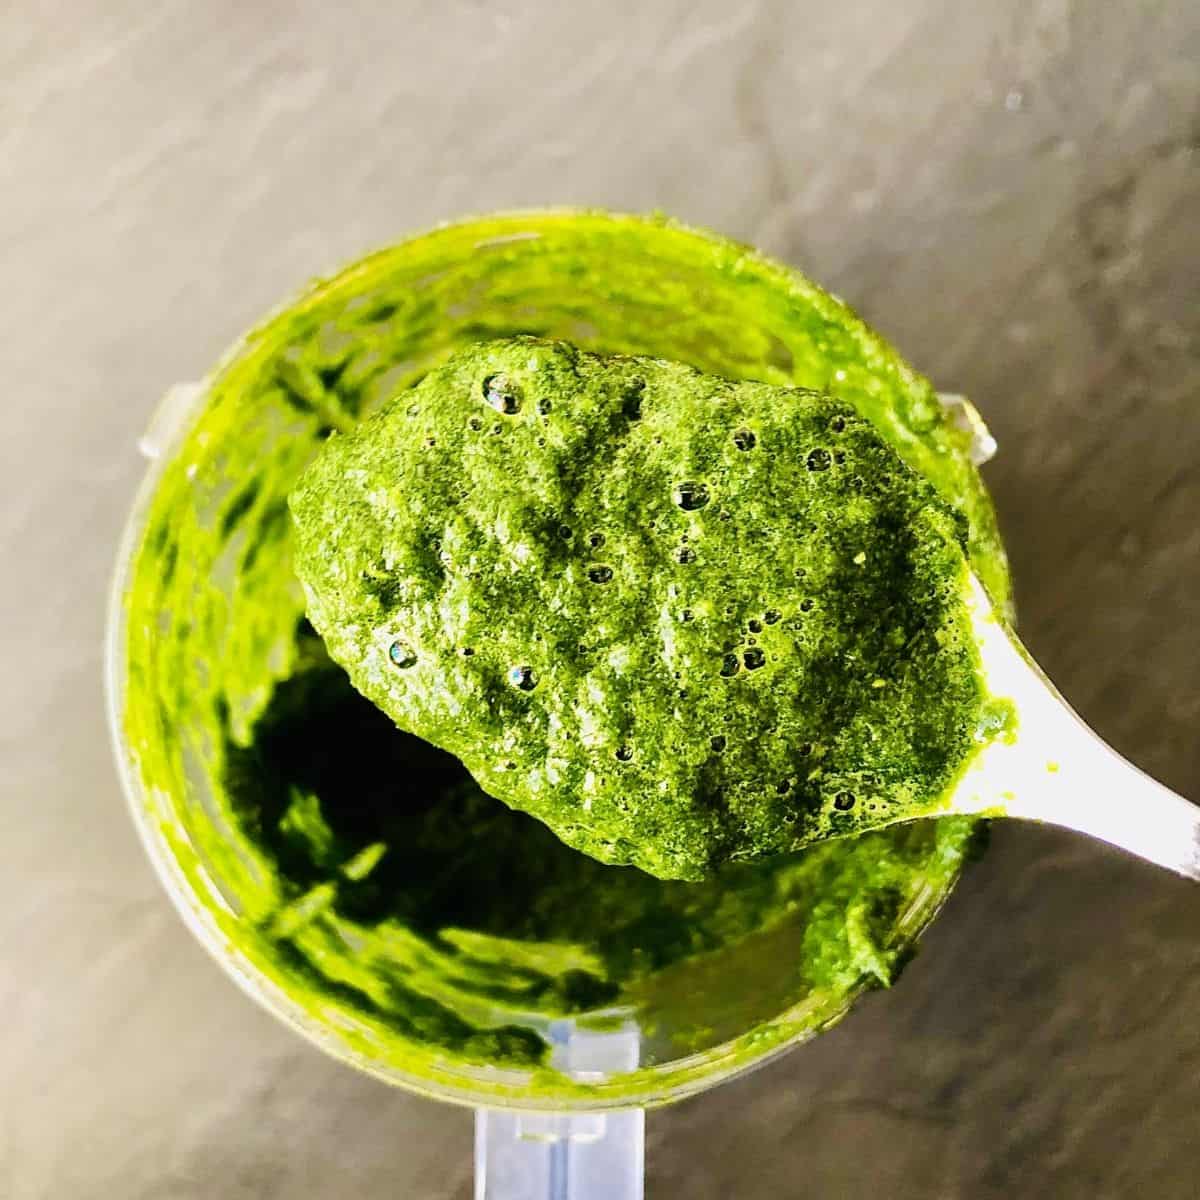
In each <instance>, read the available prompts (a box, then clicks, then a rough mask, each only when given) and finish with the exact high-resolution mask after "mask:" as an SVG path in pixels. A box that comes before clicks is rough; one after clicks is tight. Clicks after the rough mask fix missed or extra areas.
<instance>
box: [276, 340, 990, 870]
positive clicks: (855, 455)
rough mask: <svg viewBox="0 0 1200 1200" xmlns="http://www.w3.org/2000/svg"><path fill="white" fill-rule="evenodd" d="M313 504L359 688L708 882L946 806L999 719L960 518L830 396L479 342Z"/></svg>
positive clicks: (580, 822) (642, 858)
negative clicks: (980, 647) (981, 662)
mask: <svg viewBox="0 0 1200 1200" xmlns="http://www.w3.org/2000/svg"><path fill="white" fill-rule="evenodd" d="M291 506H292V511H293V514H294V516H295V519H296V526H297V538H296V570H297V573H298V574H299V576H300V578H301V580H302V581H303V582H304V584H305V588H306V592H307V594H308V598H309V604H308V611H309V616H310V617H311V619H312V621H313V623H314V625H315V626H316V628H317V629H318V631H319V632H320V633H321V634H322V636H323V637H324V639H325V643H326V645H327V646H328V647H329V650H330V653H331V654H332V656H333V658H334V659H335V660H336V661H337V662H339V663H341V664H342V665H343V666H344V667H345V668H346V669H347V670H348V672H349V674H350V678H351V680H352V681H353V683H354V685H355V687H357V688H358V690H359V691H360V692H362V693H363V695H365V696H366V697H367V698H368V699H370V700H372V701H373V702H374V703H376V704H377V705H378V706H379V707H380V708H382V709H383V711H384V712H386V713H388V714H389V715H390V716H391V717H392V718H393V719H394V720H395V721H396V722H397V723H398V724H399V725H400V726H401V727H403V728H405V729H407V730H409V731H410V732H412V733H414V734H417V735H419V736H420V737H422V738H424V739H425V740H427V741H428V742H431V743H433V744H434V745H436V746H440V747H442V748H443V749H445V750H447V751H449V752H451V753H452V754H454V755H456V756H457V757H458V758H459V759H461V760H462V762H463V763H464V764H465V765H466V766H467V767H468V768H469V770H470V772H471V774H472V775H473V776H474V778H475V779H476V780H477V781H478V782H479V784H480V786H481V787H482V788H483V789H484V790H485V791H486V792H487V793H488V794H489V795H493V796H496V797H498V798H500V799H502V800H504V801H505V802H506V803H507V804H509V805H511V806H512V807H514V808H517V809H521V810H522V811H524V812H528V813H530V814H532V815H533V816H536V817H538V818H539V819H540V820H542V821H544V822H546V824H547V825H549V827H550V828H551V829H552V830H553V831H554V832H555V833H556V834H558V836H559V837H560V838H562V840H563V841H565V842H566V843H567V844H568V845H570V846H573V847H575V848H576V849H577V850H582V851H584V852H585V853H587V854H589V855H591V856H593V857H595V858H597V859H600V860H601V861H603V862H608V863H632V864H634V865H635V866H638V867H641V868H642V869H643V870H646V871H648V872H650V873H651V874H653V875H657V876H660V877H662V878H664V879H702V878H704V877H706V876H708V875H710V874H712V872H713V871H714V870H715V869H716V868H717V867H719V866H721V865H722V864H724V863H727V862H731V861H750V860H754V859H759V858H764V857H767V856H770V855H776V854H783V853H788V852H790V851H794V850H798V849H800V848H801V847H803V846H804V845H806V844H808V843H810V842H813V841H817V840H819V839H822V838H827V837H839V836H845V835H847V834H852V833H857V832H860V831H861V830H862V829H863V828H869V827H872V826H879V825H884V824H888V823H890V822H893V821H896V820H903V819H912V818H915V817H918V816H923V815H928V814H930V813H934V812H938V811H941V810H942V809H943V804H942V796H943V793H944V791H945V790H946V788H947V786H948V784H949V783H950V781H951V779H952V778H953V777H954V776H955V774H956V773H957V771H958V769H959V768H960V766H961V765H962V764H963V762H964V761H965V760H966V758H967V756H968V754H969V753H970V752H971V751H972V750H973V749H974V748H975V745H976V735H977V733H978V732H979V730H980V727H981V725H982V724H983V723H984V721H985V719H986V713H985V695H984V693H983V690H982V688H981V684H980V680H979V678H978V671H977V655H976V652H975V648H974V644H973V638H972V635H971V628H970V621H969V617H968V615H967V612H966V607H965V604H964V602H963V599H962V592H963V579H964V576H965V572H966V564H965V555H964V543H965V540H966V528H965V522H964V521H963V519H962V517H961V516H960V514H959V513H958V512H957V511H956V510H955V509H953V508H952V507H951V506H950V505H949V504H947V503H946V502H945V501H943V500H942V499H941V498H940V497H939V496H938V493H937V491H936V490H935V489H934V488H933V486H932V485H931V484H930V483H929V482H927V481H926V480H925V479H924V478H923V477H922V476H920V475H918V474H917V473H916V472H914V471H912V470H911V469H910V468H909V467H907V466H906V465H905V464H904V463H903V462H902V461H901V459H900V458H899V457H898V456H897V455H896V453H895V452H894V451H893V450H892V449H891V448H890V447H889V446H888V445H887V443H886V442H884V441H883V440H882V438H881V437H880V436H879V435H878V433H876V431H875V429H874V426H872V425H871V423H870V422H869V421H867V420H865V419H864V418H863V417H861V416H859V414H858V413H857V412H856V411H855V410H854V409H853V408H852V407H850V406H849V405H847V404H845V403H842V402H840V401H836V400H833V399H831V398H829V397H827V396H822V395H820V394H818V393H814V392H809V391H801V390H797V389H788V388H782V387H778V386H772V385H770V384H764V383H732V382H730V381H728V380H725V379H721V378H718V377H716V376H712V375H705V374H701V373H699V372H697V371H695V370H693V369H692V368H690V367H685V366H681V365H679V364H677V363H669V362H663V361H661V360H656V359H649V358H632V357H616V358H612V357H609V358H602V357H599V356H595V355H591V354H584V353H581V352H579V351H577V350H576V349H575V348H574V347H572V346H570V345H568V344H566V343H563V342H545V341H536V340H533V339H529V338H518V339H513V340H509V341H502V342H501V341H492V342H486V343H482V344H480V345H477V346H473V347H470V348H468V349H465V350H462V351H460V352H459V353H457V354H456V355H455V356H454V357H453V358H451V359H450V361H449V362H447V363H446V364H445V365H443V366H441V367H439V368H438V369H436V370H435V371H432V372H431V373H430V374H429V375H427V376H426V377H425V379H424V380H422V381H421V383H420V384H418V385H417V387H416V388H414V389H412V390H410V391H406V392H403V393H401V394H400V395H399V396H397V397H396V398H395V399H394V400H393V401H392V402H391V403H389V404H388V405H386V406H385V407H384V409H383V410H382V411H380V412H379V413H377V414H376V415H375V416H373V417H372V418H371V419H369V420H367V421H365V422H364V423H363V424H362V425H361V426H359V428H358V430H357V431H356V432H355V433H353V434H352V435H350V436H349V437H342V436H334V437H332V438H331V439H330V441H329V442H328V443H327V444H326V447H325V449H324V451H323V452H322V454H321V455H320V456H319V457H318V458H317V460H316V461H315V462H314V463H313V465H312V466H311V467H310V468H309V469H308V471H307V472H306V473H305V475H304V476H303V477H302V479H301V480H300V482H299V484H298V485H297V487H296V489H295V490H294V491H293V492H292V497H291Z"/></svg>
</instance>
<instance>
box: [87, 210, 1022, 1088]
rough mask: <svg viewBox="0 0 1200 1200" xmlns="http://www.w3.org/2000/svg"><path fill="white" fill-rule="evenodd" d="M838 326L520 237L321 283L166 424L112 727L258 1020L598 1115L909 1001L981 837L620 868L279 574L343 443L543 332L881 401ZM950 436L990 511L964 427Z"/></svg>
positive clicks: (777, 280)
mask: <svg viewBox="0 0 1200 1200" xmlns="http://www.w3.org/2000/svg"><path fill="white" fill-rule="evenodd" d="M823 305H824V306H826V308H822V306H823ZM828 306H835V307H836V302H834V301H832V300H830V299H829V298H828V297H824V295H823V294H814V293H813V291H812V290H811V289H809V287H808V285H806V284H803V281H800V282H797V279H796V277H795V276H794V275H792V274H791V273H789V272H787V271H785V270H784V269H782V268H779V267H777V266H775V265H774V264H771V263H769V262H768V261H767V260H764V259H761V258H759V257H758V256H756V255H754V254H752V253H751V252H749V251H746V250H745V249H744V248H742V247H739V246H735V245H733V244H732V243H728V242H724V241H722V240H720V239H716V238H712V237H710V236H709V235H705V234H701V233H698V232H695V231H691V230H688V229H685V228H682V227H679V226H677V225H673V224H670V223H667V222H663V221H656V220H644V219H640V218H622V217H612V216H608V215H604V214H597V213H568V212H563V213H553V212H551V213H538V214H513V215H509V216H502V217H493V218H486V219H482V220H479V221H473V222H466V223H463V224H459V225H452V226H448V227H445V228H442V229H439V230H436V231H434V232H432V233H429V234H426V235H424V236H422V237H419V238H415V239H413V240H411V241H409V242H405V243H402V244H400V245H399V246H397V247H394V248H392V249H389V250H386V251H383V252H381V253H379V254H376V255H374V256H373V257H371V258H368V259H366V260H364V261H363V262H361V263H358V264H356V265H354V266H352V267H350V268H348V269H347V270H346V271H344V272H343V273H341V274H340V275H338V276H336V277H334V278H332V279H330V280H328V281H324V282H319V283H317V284H315V285H314V286H313V287H312V288H310V289H309V290H308V291H307V292H306V293H304V294H303V295H302V296H301V297H300V298H299V299H298V300H297V301H295V302H294V303H293V304H292V305H290V306H288V307H286V308H284V309H282V310H281V311H280V312H279V313H278V314H277V315H276V316H275V317H273V318H271V319H269V320H268V321H267V322H266V323H264V324H263V325H262V326H261V327H260V328H259V329H257V330H256V331H254V332H253V333H252V334H250V335H249V336H248V337H247V338H246V339H244V340H243V341H242V342H241V343H239V344H238V345H237V346H236V347H235V348H234V349H233V351H232V352H231V354H230V355H229V356H228V357H227V359H226V360H225V362H224V363H223V364H222V365H221V366H220V367H219V368H218V370H217V371H216V372H215V373H214V375H213V376H212V377H211V378H210V379H209V380H208V381H207V382H206V383H205V384H203V385H201V386H198V387H196V388H193V389H189V390H184V391H176V392H175V393H173V395H172V396H171V397H169V398H168V401H167V402H166V403H165V404H164V407H163V409H162V410H161V413H160V418H159V420H158V422H157V423H156V426H155V427H154V428H153V429H152V430H151V432H150V434H149V435H148V437H147V440H146V443H145V446H144V448H145V449H146V450H147V452H148V453H149V454H150V455H151V456H152V458H153V459H154V461H153V464H152V467H151V470H150V473H149V475H148V477H147V479H146V482H145V484H144V486H143V488H142V491H141V494H140V497H139V500H138V502H137V506H136V509H135V511H134V513H133V516H132V517H131V520H130V524H129V527H128V529H127V532H126V537H125V541H124V545H123V548H122V551H121V557H120V561H119V564H118V573H117V578H116V580H115V583H114V591H113V607H112V615H111V621H110V646H109V683H110V703H111V717H112V724H113V730H114V737H115V739H116V742H117V747H118V758H119V760H120V762H121V764H122V770H123V775H124V780H125V784H126V789H127V792H128V795H129V798H130V801H131V804H132V807H133V811H134V814H135V817H136V820H137V823H138V825H139V828H140V829H141V832H142V834H143V837H144V840H145V842H146V845H147V848H148V850H149V852H150V854H151V857H152V859H153V860H154V862H155V864H156V866H157V868H158V870H159V872H160V875H161V876H162V878H163V880H164V883H165V885H166V887H167V888H168V890H169V892H170V893H171V895H172V896H173V898H174V900H175V902H176V903H177V905H178V907H179V908H180V910H181V912H182V913H183V915H184V917H185V919H186V920H187V921H188V923H189V925H190V926H191V927H192V928H193V930H194V931H195V932H196V933H197V934H198V935H199V936H200V938H201V939H202V940H203V942H204V943H205V945H206V946H207V947H208V948H209V950H210V951H211V952H212V953H213V954H214V955H215V956H216V957H217V959H218V960H219V961H220V962H221V963H222V964H223V965H224V966H225V967H226V968H227V969H228V971H229V972H230V973H231V974H232V975H233V977H234V978H235V979H236V980H237V981H238V982H239V983H240V984H241V985H242V986H243V987H244V988H245V989H246V990H247V991H248V992H249V993H250V994H251V995H253V996H254V997H255V998H256V999H258V1000H259V1001H260V1002H262V1003H263V1004H265V1005H266V1006H267V1007H268V1008H269V1009H270V1010H271V1011H273V1012H275V1013H276V1014H277V1015H278V1016H280V1017H281V1018H283V1019H284V1020H286V1021H288V1022H289V1023H291V1024H292V1025H293V1026H295V1027H296V1028H297V1029H299V1030H300V1031H301V1032H302V1033H304V1034H305V1035H306V1036H308V1037H309V1038H311V1039H313V1040H314V1041H316V1042H317V1043H319V1044H320V1045H321V1046H323V1047H324V1048H325V1049H326V1050H328V1051H330V1052H332V1053H333V1054H335V1055H337V1056H339V1057H341V1058H343V1059H346V1060H348V1061H350V1062H352V1063H354V1064H355V1065H357V1066H359V1067H361V1068H363V1069H365V1070H367V1071H370V1072H373V1073H375V1074H377V1075H379V1076H382V1077H383V1078H385V1079H387V1080H389V1081H391V1082H394V1083H398V1084H402V1085H404V1086H407V1087H410V1088H413V1089H416V1090H418V1091H421V1092H424V1093H426V1094H429V1095H432V1096H436V1097H438V1098H441V1099H445V1100H451V1101H456V1102H460V1103H467V1104H474V1105H491V1106H506V1107H512V1108H527V1109H539V1110H540V1109H547V1108H554V1109H558V1110H587V1109H604V1108H612V1109H618V1108H622V1109H623V1108H629V1107H631V1106H636V1105H650V1104H657V1103H662V1102H665V1101H668V1100H671V1099H675V1098H678V1097H681V1096H684V1095H687V1094H689V1093H691V1092H694V1091H697V1090H700V1089H702V1088H705V1087H708V1086H711V1085H712V1084H714V1083H716V1082H719V1081H720V1080H721V1079H724V1078H727V1077H728V1076H730V1075H731V1074H734V1073H736V1072H738V1071H741V1070H744V1069H746V1068H748V1067H750V1066H752V1065H753V1064H755V1063H758V1062H761V1061H763V1060H764V1059H765V1058H767V1057H769V1056H770V1055H772V1054H774V1053H776V1052H778V1051H779V1050H781V1049H783V1048H784V1047H786V1046H788V1045H790V1044H793V1043H795V1042H798V1041H801V1040H803V1039H805V1038H807V1037H809V1036H812V1035H814V1034H815V1033H817V1032H819V1031H820V1030H821V1029H822V1028H824V1027H826V1026H827V1025H828V1024H830V1023H831V1022H833V1021H835V1020H836V1019H838V1018H839V1017H840V1016H841V1015H842V1014H843V1013H844V1012H845V1011H846V1009H847V1008H848V1007H849V1005H850V1004H851V1003H852V1001H853V999H854V998H855V996H856V995H858V994H859V993H860V992H861V991H862V990H863V989H864V988H865V987H868V986H870V985H872V984H873V983H878V982H887V981H890V979H891V978H892V977H893V976H894V974H895V972H896V971H897V970H898V969H899V966H900V964H901V963H902V962H903V961H904V959H905V958H906V956H907V955H908V954H909V953H910V951H911V948H912V946H913V943H914V941H915V939H916V938H917V936H918V935H919V933H920V931H921V930H922V928H923V927H924V926H925V925H926V924H927V922H928V921H929V920H930V919H932V917H933V916H934V915H935V913H936V912H937V910H938V908H939V907H940V905H941V904H942V902H943V901H944V899H945V897H946V896H947V895H948V893H949V891H950V889H951V888H952V886H953V884H954V882H955V880H956V878H957V876H958V873H959V870H960V868H961V864H962V862H963V861H964V858H965V857H966V855H967V854H968V853H969V850H970V847H971V843H972V839H973V826H972V823H971V822H969V821H965V820H948V821H941V822H925V823H916V824H913V825H909V826H902V827H896V828H894V829H890V830H887V831H884V832H881V833H880V834H877V835H870V836H868V837H866V838H863V839H860V840H859V842H858V843H856V844H855V845H854V846H851V845H849V844H847V843H843V844H841V845H840V846H836V847H833V848H830V847H817V848H815V849H813V850H811V851H808V852H805V853H804V854H801V855H795V856H792V857H790V858H787V859H780V860H774V861H772V862H770V863H766V864H761V865H753V866H751V865H743V866H738V867H735V868H732V869H730V870H728V871H727V872H726V873H725V874H724V875H722V876H721V877H720V878H718V879H717V880H715V881H712V882H709V883H704V884H691V883H674V882H666V881H660V880H656V879H652V878H651V877H649V876H647V875H644V874H642V873H641V872H640V871H637V870H636V869H635V868H622V867H609V866H603V865H601V864H598V863H596V862H594V861H592V860H590V859H587V858H585V857H584V856H582V855H580V854H578V853H576V852H575V851H572V850H570V849H568V848H567V847H566V846H564V845H562V844H561V843H559V842H558V841H557V839H556V838H554V836H553V835H552V834H550V833H549V832H548V831H547V830H546V829H545V828H544V827H543V826H541V825H540V824H538V823H537V822H536V821H534V820H532V819H531V818H529V817H526V816H524V815H523V814H520V813H515V812H512V811H510V810H508V809H507V808H506V807H505V806H504V805H502V804H500V803H499V802H497V801H495V800H492V799H491V798H490V797H487V796H485V795H484V794H483V793H482V792H480V791H479V789H478V788H477V787H476V786H475V785H474V783H473V781H472V780H471V779H470V777H469V776H468V775H467V774H466V772H465V771H464V769H463V768H462V767H461V766H460V765H459V764H458V763H457V762H456V761H455V760H453V759H452V758H450V757H449V756H448V755H446V754H444V753H443V752H441V751H439V750H436V749H434V748H433V747H431V746H429V745H427V744H425V743H423V742H421V741H420V739H418V738H415V737H413V736H411V735H409V734H406V733H402V732H400V731H398V730H396V729H395V728H394V727H393V726H391V724H390V723H389V722H388V720H387V718H385V717H383V716H382V714H380V713H379V712H378V711H377V710H375V709H374V708H373V706H371V705H370V703H369V702H367V701H366V700H364V699H362V698H361V697H360V696H358V695H357V693H355V692H354V691H353V689H352V688H351V687H350V685H349V683H348V681H347V680H346V678H345V676H344V675H343V674H342V672H341V671H340V669H339V668H337V667H336V666H334V665H333V664H332V663H330V662H329V660H328V659H327V657H326V656H325V653H324V650H323V647H322V644H321V642H320V640H319V638H317V637H316V635H315V634H314V633H313V631H312V629H311V627H309V626H308V624H307V622H306V621H305V619H304V612H303V597H302V594H301V591H300V588H299V585H298V583H297V582H296V580H295V578H294V576H293V574H292V571H291V568H290V558H289V554H290V550H289V529H290V526H289V518H288V514H287V509H286V504H285V498H286V496H287V493H288V491H289V489H290V487H291V485H292V482H293V481H294V480H295V478H296V477H297V475H298V474H299V472H300V471H301V470H302V469H303V468H304V466H305V465H306V464H307V463H308V461H309V460H310V459H311V457H312V455H313V454H314V453H315V452H316V451H317V450H318V448H319V447H320V445H321V443H322V441H323V440H324V439H325V438H326V437H328V436H329V434H330V433H331V431H335V430H344V429H348V428H350V427H352V426H353V424H354V423H355V422H356V421H357V420H359V419H360V418H361V417H362V416H363V415H365V414H366V413H368V412H370V411H371V409H373V408H374V407H376V406H377V405H378V404H380V403H381V402H382V401H384V400H386V399H388V398H389V397H391V396H392V395H394V394H395V393H396V392H398V391H400V390H402V389H404V388H405V387H408V386H411V385H412V384H413V383H414V382H416V381H417V380H418V379H420V378H421V376H422V374H423V373H424V372H425V371H427V370H428V369H429V368H430V367H431V366H432V365H433V364H435V363H437V362H439V361H440V360H441V359H443V358H444V357H445V356H446V355H447V354H448V353H449V352H450V351H451V350H452V349H453V348H454V347H456V346H458V345H461V344H463V343H465V342H468V341H473V340H478V339H480V338H485V337H489V336H505V335H509V334H513V333H534V334H538V335H544V336H557V337H564V338H567V339H569V340H571V341H573V342H575V343H577V344H579V345H582V346H585V347H587V348H591V349H597V350H601V351H608V352H630V353H642V354H657V355H661V356H664V357H670V358H674V359H677V360H682V361H687V362H690V363H692V364H693V365H695V366H697V367H700V368H702V369H705V370H708V371H713V372H717V373H722V374H725V375H728V376H731V377H742V378H760V379H764V380H767V381H769V382H775V383H798V384H802V385H805V386H815V387H826V386H828V385H830V384H831V380H830V378H829V377H828V375H829V370H830V363H836V362H837V361H839V355H842V356H844V358H845V361H846V364H847V366H846V369H845V370H844V371H841V372H840V374H841V378H840V379H839V380H838V381H837V387H838V388H839V389H840V390H841V391H842V392H843V394H846V397H847V398H850V399H855V398H860V399H862V402H863V403H865V404H876V405H879V404H883V403H887V402H888V401H887V399H886V396H883V393H882V392H881V390H880V388H881V386H882V385H877V381H878V379H879V378H881V377H882V375H883V374H886V373H887V372H886V371H885V370H884V368H883V367H877V369H876V373H875V374H872V372H871V370H870V369H868V368H867V367H863V366H862V360H863V358H864V354H863V352H862V338H861V337H859V336H858V335H855V337H857V338H858V340H857V341H856V340H855V338H849V339H848V335H846V334H845V332H844V331H843V330H839V328H838V327H837V325H836V324H835V323H834V321H833V320H832V318H828V317H827V315H822V314H827V309H828ZM814 312H816V313H817V315H818V316H820V318H821V319H820V320H814V319H812V318H813V314H814ZM862 336H863V337H868V338H869V336H870V335H866V334H863V335H862ZM868 348H870V347H868ZM880 353H884V351H880ZM887 371H891V368H890V367H888V368H887ZM888 379H889V383H888V386H889V387H892V388H893V389H898V390H897V393H896V394H897V395H905V394H907V393H906V391H905V389H908V391H909V392H911V393H912V396H914V397H915V396H916V395H917V392H919V391H921V389H927V385H925V384H924V383H923V381H920V380H917V379H915V377H914V378H913V379H907V378H905V377H896V376H895V373H894V372H892V374H891V375H889V376H888ZM856 389H857V393H861V396H860V397H859V396H857V395H856ZM881 396H883V398H882V399H881ZM906 402H907V401H906ZM911 403H912V404H913V405H914V406H915V405H916V404H917V400H916V399H912V401H911ZM945 436H946V437H948V438H954V437H958V438H959V440H958V441H952V442H951V443H949V450H948V451H944V452H947V453H950V454H951V455H952V456H953V455H957V456H959V457H960V458H961V464H960V466H961V478H962V479H963V480H964V481H965V482H964V484H963V488H964V490H968V491H970V492H971V495H972V497H974V496H975V489H980V485H979V484H978V480H977V478H976V476H975V475H974V469H973V467H972V466H971V465H970V462H969V459H970V453H971V447H970V435H969V434H966V433H962V434H956V433H954V432H953V430H952V429H951V428H950V427H949V426H948V427H947V431H946V434H945ZM956 461H957V459H956ZM979 494H980V495H981V494H982V493H981V490H980V492H979ZM983 503H985V501H983ZM996 570H998V571H1000V572H1002V571H1003V568H1002V566H999V567H996Z"/></svg>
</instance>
